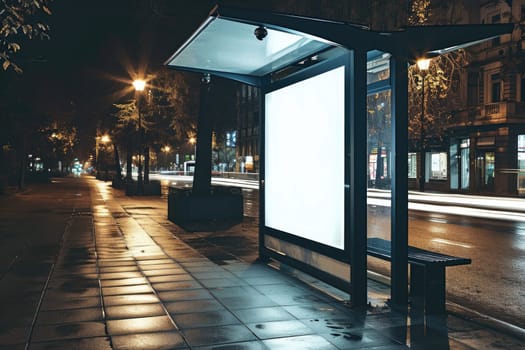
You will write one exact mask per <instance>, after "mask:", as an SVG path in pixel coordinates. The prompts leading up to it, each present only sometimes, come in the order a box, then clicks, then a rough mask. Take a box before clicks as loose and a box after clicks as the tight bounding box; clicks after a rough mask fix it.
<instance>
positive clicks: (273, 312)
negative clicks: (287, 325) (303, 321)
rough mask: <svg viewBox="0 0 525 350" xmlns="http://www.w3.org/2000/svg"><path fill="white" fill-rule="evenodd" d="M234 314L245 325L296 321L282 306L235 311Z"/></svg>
mask: <svg viewBox="0 0 525 350" xmlns="http://www.w3.org/2000/svg"><path fill="white" fill-rule="evenodd" d="M234 313H235V315H236V316H237V317H238V318H239V319H240V320H241V321H242V322H243V323H257V322H271V321H290V320H295V317H294V316H292V315H291V314H290V313H288V312H287V311H286V310H285V309H283V308H282V307H280V306H274V307H260V308H253V309H242V310H235V312H234Z"/></svg>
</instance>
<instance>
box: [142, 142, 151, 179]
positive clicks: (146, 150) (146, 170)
mask: <svg viewBox="0 0 525 350" xmlns="http://www.w3.org/2000/svg"><path fill="white" fill-rule="evenodd" d="M143 154H144V183H145V184H149V161H150V158H149V146H145V147H144V149H143Z"/></svg>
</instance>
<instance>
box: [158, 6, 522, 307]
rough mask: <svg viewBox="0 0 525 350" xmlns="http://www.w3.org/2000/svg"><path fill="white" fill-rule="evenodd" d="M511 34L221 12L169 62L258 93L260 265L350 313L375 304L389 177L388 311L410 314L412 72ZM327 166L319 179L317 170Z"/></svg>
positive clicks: (495, 28)
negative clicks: (371, 243)
mask: <svg viewBox="0 0 525 350" xmlns="http://www.w3.org/2000/svg"><path fill="white" fill-rule="evenodd" d="M512 29H513V25H511V24H497V25H452V26H421V27H408V28H406V29H404V30H401V31H396V32H375V31H371V30H369V28H367V27H364V26H360V25H354V24H349V23H342V22H334V21H328V20H324V19H318V18H311V17H300V16H294V15H287V14H281V13H268V12H259V11H254V10H246V9H238V8H230V7H219V6H217V7H215V8H214V9H213V10H212V11H211V12H210V14H209V16H208V17H207V18H206V20H205V21H204V23H203V24H202V25H201V26H200V27H199V28H198V29H197V30H196V31H195V32H194V34H193V35H192V36H191V37H190V38H189V39H188V40H187V41H186V42H185V43H184V44H183V45H182V46H181V47H180V48H179V49H178V50H177V51H176V52H175V53H174V54H173V55H172V56H171V57H170V58H169V59H168V60H167V61H166V63H165V64H166V65H167V66H168V67H170V68H173V69H178V70H186V71H194V72H198V73H203V74H206V75H208V74H209V75H211V76H213V75H215V76H220V77H225V78H229V79H233V80H236V81H239V82H242V83H245V84H248V85H252V86H255V87H258V88H259V89H260V90H259V91H260V96H261V97H260V100H261V105H260V111H261V112H260V113H261V114H260V118H259V120H260V127H259V130H260V148H259V149H260V227H259V254H260V257H261V258H263V259H267V258H273V259H276V260H278V261H281V262H284V263H286V264H290V265H292V266H294V267H297V268H299V269H301V270H303V271H305V272H307V273H309V274H311V275H314V276H316V277H317V278H320V279H321V280H323V281H325V282H328V283H329V284H332V285H334V286H336V287H338V288H341V289H343V290H345V291H348V292H349V294H350V295H351V304H352V305H353V306H363V305H366V303H367V299H368V297H367V246H366V244H367V237H368V236H369V235H371V234H373V232H371V231H372V229H371V228H370V227H369V226H370V225H369V223H368V220H367V219H368V212H367V210H369V204H371V202H370V198H369V196H368V192H369V191H368V183H369V179H370V174H371V173H373V174H375V175H374V176H377V178H378V179H379V178H380V177H382V175H381V174H383V173H384V172H385V171H387V172H388V173H389V174H390V176H389V182H388V192H389V193H390V196H387V197H386V199H384V200H386V201H388V202H389V203H388V205H387V206H388V207H389V210H388V211H387V215H388V218H387V220H386V221H385V222H387V225H386V226H385V225H384V224H383V226H380V227H381V228H379V229H382V230H386V231H389V238H390V241H391V246H392V261H391V294H392V295H391V296H392V302H393V304H394V305H399V306H403V305H406V304H407V300H408V271H407V267H408V261H407V247H408V188H407V184H408V173H407V169H408V157H407V155H408V149H407V144H408V131H407V130H408V116H407V109H408V78H407V77H408V66H409V64H412V63H414V62H415V60H416V59H418V58H421V57H429V56H432V55H434V56H435V55H438V54H441V53H444V52H448V51H451V50H456V49H458V48H461V47H465V46H467V45H471V44H475V43H479V42H481V41H483V40H487V39H490V38H493V37H496V36H499V35H503V34H508V33H510V32H511V31H512ZM379 116H381V122H380V123H377V125H376V126H374V127H371V125H370V124H371V122H370V120H371V117H374V118H376V119H377V118H379ZM374 137H375V139H376V140H377V147H375V148H374V147H371V146H370V144H371V138H374ZM385 144H388V147H385V146H384V145H385ZM371 148H374V149H375V153H374V151H373V150H371ZM371 154H372V155H374V154H375V160H374V161H373V162H371V161H370V159H371V158H370V155H371ZM378 159H380V160H382V162H381V163H379V162H377V160H378ZM319 160H322V163H323V164H324V166H323V169H322V171H321V170H319V169H316V168H315V167H314V166H312V164H314V163H315V162H318V161H319ZM378 164H379V166H378ZM376 229H377V228H376Z"/></svg>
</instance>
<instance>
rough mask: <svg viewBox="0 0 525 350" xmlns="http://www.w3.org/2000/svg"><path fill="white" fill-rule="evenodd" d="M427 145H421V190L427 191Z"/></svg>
mask: <svg viewBox="0 0 525 350" xmlns="http://www.w3.org/2000/svg"><path fill="white" fill-rule="evenodd" d="M425 153H426V152H425V147H424V146H423V145H421V149H420V152H419V164H420V166H419V191H421V192H425V168H426V164H425V163H426V159H425V158H426V154H425Z"/></svg>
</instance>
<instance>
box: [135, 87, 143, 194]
mask: <svg viewBox="0 0 525 350" xmlns="http://www.w3.org/2000/svg"><path fill="white" fill-rule="evenodd" d="M139 98H140V92H137V99H136V103H137V112H138V114H139V141H138V144H139V154H138V157H139V162H138V175H137V194H143V192H144V191H143V190H144V183H143V181H142V113H140V103H139Z"/></svg>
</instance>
